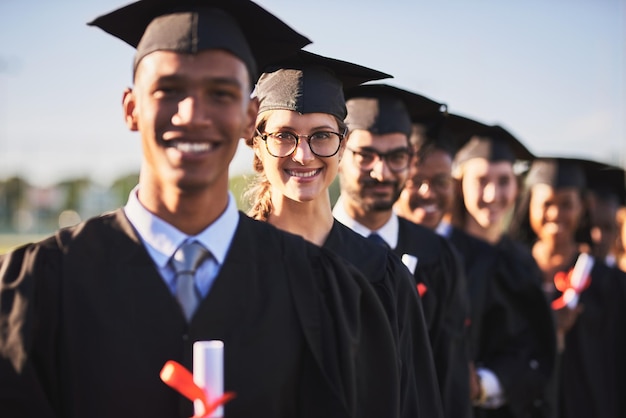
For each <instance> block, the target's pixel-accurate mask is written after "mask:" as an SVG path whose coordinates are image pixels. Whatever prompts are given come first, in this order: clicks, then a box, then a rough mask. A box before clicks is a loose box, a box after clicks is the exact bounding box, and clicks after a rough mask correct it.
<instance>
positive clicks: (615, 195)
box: [585, 164, 626, 266]
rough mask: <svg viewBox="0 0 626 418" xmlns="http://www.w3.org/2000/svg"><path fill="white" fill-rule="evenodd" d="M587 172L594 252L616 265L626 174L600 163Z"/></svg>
mask: <svg viewBox="0 0 626 418" xmlns="http://www.w3.org/2000/svg"><path fill="white" fill-rule="evenodd" d="M585 174H586V177H587V199H588V204H589V222H590V228H591V229H590V232H591V233H590V237H591V253H592V255H593V256H594V257H595V258H596V259H597V260H602V261H603V262H604V263H606V264H607V265H609V266H615V265H616V257H615V252H614V250H615V246H616V244H617V242H618V237H619V234H620V229H619V226H618V224H617V212H618V210H619V208H620V207H622V206H624V205H626V184H625V178H624V176H625V175H626V173H624V170H623V169H622V168H619V167H613V166H609V165H604V164H601V165H600V166H597V167H594V168H593V169H591V168H589V169H588V170H587V171H586V173H585Z"/></svg>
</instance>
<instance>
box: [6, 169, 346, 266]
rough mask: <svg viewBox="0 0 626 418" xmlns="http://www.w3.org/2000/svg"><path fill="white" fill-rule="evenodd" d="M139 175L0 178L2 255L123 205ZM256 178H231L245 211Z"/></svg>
mask: <svg viewBox="0 0 626 418" xmlns="http://www.w3.org/2000/svg"><path fill="white" fill-rule="evenodd" d="M138 178H139V176H138V174H135V173H132V174H128V175H125V176H122V177H119V178H118V179H116V180H115V181H113V183H112V184H110V185H102V184H99V183H96V182H94V181H92V180H90V179H89V178H83V177H81V178H72V179H67V180H64V181H61V182H59V183H56V184H53V185H51V186H45V187H42V186H37V185H32V184H30V183H29V182H28V181H26V180H25V179H24V178H22V177H19V176H18V177H12V178H9V179H6V180H0V254H4V253H6V252H8V251H10V250H12V249H14V248H15V247H17V246H20V245H22V244H26V243H29V242H36V241H39V240H41V239H42V238H44V237H46V236H49V235H51V234H53V233H54V232H55V231H56V230H58V229H59V228H62V227H66V226H72V225H75V224H77V223H79V222H81V221H84V220H86V219H88V218H90V217H93V216H98V215H100V214H103V213H106V212H109V211H111V210H115V209H117V208H119V207H122V206H124V204H125V203H126V200H127V199H128V194H129V193H130V191H131V190H132V189H133V187H135V185H136V184H137V181H138ZM253 178H254V175H253V174H240V175H237V176H233V177H231V179H230V186H229V187H230V191H231V192H232V194H233V196H234V197H235V200H236V203H237V207H238V208H239V209H240V210H242V211H244V212H245V211H247V210H248V208H249V202H247V200H246V199H245V197H244V192H245V191H246V189H247V188H248V185H249V183H250V182H251V181H252V180H253ZM330 195H331V202H335V201H336V199H337V197H338V196H339V184H338V183H337V181H335V183H333V185H332V186H331V188H330Z"/></svg>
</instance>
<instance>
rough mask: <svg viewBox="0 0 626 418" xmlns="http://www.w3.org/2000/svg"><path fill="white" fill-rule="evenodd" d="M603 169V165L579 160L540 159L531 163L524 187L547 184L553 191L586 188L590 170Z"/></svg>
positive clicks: (560, 158) (561, 158)
mask: <svg viewBox="0 0 626 418" xmlns="http://www.w3.org/2000/svg"><path fill="white" fill-rule="evenodd" d="M602 167H603V164H601V163H598V162H595V161H590V160H583V159H579V158H563V157H542V158H537V159H535V160H534V161H533V163H532V164H531V166H530V169H529V170H528V174H527V176H526V185H528V186H533V185H535V184H547V185H549V186H552V187H553V188H555V189H558V188H563V187H575V188H577V189H585V188H586V187H587V175H586V173H587V172H589V171H590V170H596V169H600V168H602Z"/></svg>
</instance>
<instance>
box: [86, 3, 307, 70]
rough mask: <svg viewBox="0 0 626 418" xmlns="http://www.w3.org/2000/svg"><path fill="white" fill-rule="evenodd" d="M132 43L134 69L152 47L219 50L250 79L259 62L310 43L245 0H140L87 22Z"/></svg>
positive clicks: (182, 49)
mask: <svg viewBox="0 0 626 418" xmlns="http://www.w3.org/2000/svg"><path fill="white" fill-rule="evenodd" d="M89 25H91V26H97V27H99V28H101V29H102V30H104V31H105V32H107V33H109V34H111V35H113V36H116V37H118V38H119V39H121V40H123V41H125V42H127V43H128V44H129V45H131V46H133V47H135V48H137V53H136V55H135V62H134V67H133V68H134V69H136V68H137V64H138V63H139V61H140V60H141V59H142V58H143V57H144V56H146V55H147V54H149V53H151V52H154V51H157V50H170V51H177V52H183V53H195V52H198V51H201V50H205V49H223V50H226V51H229V52H231V53H232V54H234V55H235V56H237V57H238V58H240V59H241V60H242V61H243V62H244V63H245V64H246V66H247V67H248V70H249V71H250V77H251V79H252V80H254V79H256V77H257V75H258V73H257V68H258V67H257V65H258V66H262V65H265V63H267V62H271V61H274V60H277V59H280V58H283V57H285V56H288V55H290V54H292V53H294V52H295V51H297V50H299V49H300V48H302V47H303V46H305V45H308V44H310V43H311V41H310V40H309V39H307V38H306V37H304V36H302V35H300V34H299V33H297V32H295V31H294V30H293V29H291V28H290V27H289V26H287V25H286V24H285V23H284V22H283V21H281V20H280V19H278V18H277V17H276V16H274V15H272V14H271V13H269V12H268V11H266V10H265V9H263V8H262V7H260V6H258V5H257V4H255V3H253V2H252V1H249V0H140V1H137V2H135V3H132V4H129V5H127V6H125V7H122V8H120V9H117V10H114V11H112V12H110V13H108V14H105V15H102V16H100V17H98V18H96V19H95V20H93V21H92V22H90V23H89Z"/></svg>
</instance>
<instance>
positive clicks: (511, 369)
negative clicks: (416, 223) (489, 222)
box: [449, 228, 555, 418]
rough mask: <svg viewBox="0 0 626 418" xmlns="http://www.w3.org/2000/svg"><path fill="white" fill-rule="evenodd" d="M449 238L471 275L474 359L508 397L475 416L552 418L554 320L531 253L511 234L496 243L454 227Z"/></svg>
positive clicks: (478, 409)
mask: <svg viewBox="0 0 626 418" xmlns="http://www.w3.org/2000/svg"><path fill="white" fill-rule="evenodd" d="M449 239H450V241H451V242H452V243H453V245H454V246H455V248H457V249H458V250H459V252H460V253H461V254H462V257H463V264H464V267H465V272H466V274H467V284H468V294H469V297H470V306H471V315H470V320H471V325H470V335H471V347H472V357H473V360H474V362H475V364H476V367H485V368H487V369H489V370H491V371H493V372H494V373H495V374H496V376H497V377H498V380H499V382H500V384H501V386H502V389H503V391H504V394H505V396H506V403H505V404H504V405H503V406H502V407H500V408H498V409H485V408H480V407H477V408H474V415H475V416H476V417H485V418H487V417H489V418H495V417H503V418H504V417H549V416H550V414H551V405H550V402H549V397H548V393H547V390H548V384H549V379H550V377H551V373H552V372H553V367H554V352H555V342H554V336H553V335H554V324H553V321H552V317H551V314H550V312H549V307H548V305H547V303H546V300H545V297H543V296H542V293H541V287H540V282H539V280H540V276H538V275H537V274H536V269H537V268H536V264H535V268H534V270H533V264H534V260H533V259H532V256H531V257H530V258H528V254H526V253H527V251H526V250H525V249H524V248H523V247H521V246H519V245H518V244H516V243H514V242H513V241H511V240H509V239H508V238H504V239H503V240H502V241H501V242H500V243H499V244H498V246H497V247H495V246H492V245H490V244H489V243H487V242H485V241H483V240H480V239H478V238H475V237H473V236H471V235H469V234H467V233H466V232H464V231H462V230H460V229H458V228H453V229H452V233H451V235H450V237H449ZM552 406H553V405H552Z"/></svg>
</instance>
